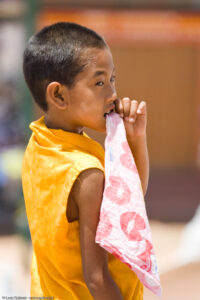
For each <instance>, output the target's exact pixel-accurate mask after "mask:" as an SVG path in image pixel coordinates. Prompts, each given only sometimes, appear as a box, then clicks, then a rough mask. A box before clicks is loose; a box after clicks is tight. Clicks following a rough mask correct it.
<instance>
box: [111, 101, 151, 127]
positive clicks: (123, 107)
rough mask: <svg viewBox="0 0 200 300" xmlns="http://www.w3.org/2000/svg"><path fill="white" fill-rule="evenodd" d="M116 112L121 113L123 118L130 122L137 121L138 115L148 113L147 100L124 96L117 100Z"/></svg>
mask: <svg viewBox="0 0 200 300" xmlns="http://www.w3.org/2000/svg"><path fill="white" fill-rule="evenodd" d="M116 112H117V113H119V114H120V116H121V117H122V118H124V119H125V120H126V121H129V122H132V123H133V122H135V120H136V117H137V115H145V114H146V102H145V101H141V102H140V103H138V101H137V100H131V99H130V98H128V97H124V98H123V99H122V100H120V99H117V100H116Z"/></svg>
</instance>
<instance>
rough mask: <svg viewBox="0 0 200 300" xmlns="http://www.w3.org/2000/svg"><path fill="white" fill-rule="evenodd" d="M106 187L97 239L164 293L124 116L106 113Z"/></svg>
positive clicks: (155, 289)
mask: <svg viewBox="0 0 200 300" xmlns="http://www.w3.org/2000/svg"><path fill="white" fill-rule="evenodd" d="M106 128H107V136H106V140H105V187H104V193H103V200H102V205H101V210H100V219H99V223H98V227H97V232H96V243H98V244H99V245H100V246H101V247H103V248H104V249H105V250H107V251H108V252H110V253H111V254H113V255H114V256H115V257H117V258H118V259H119V260H120V261H122V262H123V263H125V264H126V265H127V266H128V267H129V268H130V269H131V270H132V271H133V272H135V273H136V275H137V276H138V278H139V279H140V281H141V282H142V283H143V285H144V286H145V287H147V288H149V289H150V290H151V291H152V292H153V293H155V294H156V295H158V296H161V284H160V279H159V274H158V268H157V263H156V257H155V252H154V248H153V244H152V237H151V230H150V226H149V222H148V217H147V214H146V208H145V203H144V197H143V191H142V187H141V182H140V178H139V174H138V171H137V167H136V164H135V161H134V158H133V156H132V153H131V150H130V148H129V145H128V142H127V139H126V133H125V128H124V123H123V120H122V119H121V118H120V116H119V115H118V114H116V113H111V114H109V115H107V117H106Z"/></svg>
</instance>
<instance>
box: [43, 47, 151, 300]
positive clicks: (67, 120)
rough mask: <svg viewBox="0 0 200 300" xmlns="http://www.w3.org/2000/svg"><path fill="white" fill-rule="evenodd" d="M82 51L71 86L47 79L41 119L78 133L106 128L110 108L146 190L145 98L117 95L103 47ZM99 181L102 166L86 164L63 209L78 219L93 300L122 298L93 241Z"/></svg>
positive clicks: (101, 180)
mask: <svg viewBox="0 0 200 300" xmlns="http://www.w3.org/2000/svg"><path fill="white" fill-rule="evenodd" d="M84 57H85V60H86V61H87V66H86V67H85V69H84V71H83V72H81V73H80V74H78V75H77V77H76V80H75V85H74V86H73V87H72V88H68V87H67V86H64V85H61V84H60V83H58V82H51V83H50V84H49V85H48V87H47V90H46V100H47V103H48V111H47V112H46V113H45V123H46V125H47V126H48V127H50V128H55V129H56V128H57V129H63V130H66V131H71V132H74V133H77V134H82V132H83V128H84V127H88V128H91V129H94V130H97V131H101V132H105V130H106V118H105V116H104V114H105V113H106V112H109V111H110V110H111V109H113V108H115V111H116V112H117V113H119V114H120V115H121V117H122V118H123V121H124V125H125V129H126V135H127V140H128V143H129V146H130V148H131V151H132V154H133V156H134V159H135V162H136V165H137V168H138V172H139V175H140V179H141V183H142V188H143V192H144V194H145V193H146V190H147V184H148V177H149V161H148V151H147V143H146V124H147V110H146V103H145V102H144V101H142V102H140V103H138V101H136V100H131V99H130V98H127V97H125V98H123V99H122V100H120V99H118V97H117V93H116V90H115V71H114V64H113V59H112V55H111V52H110V50H109V49H108V48H107V47H106V48H104V49H95V48H91V49H87V50H86V51H85V52H84V53H83V58H84ZM103 187H104V174H103V172H102V171H100V170H99V169H88V170H86V171H84V172H82V173H81V174H80V175H79V178H78V180H76V182H75V184H74V186H73V188H72V191H71V193H70V196H69V199H68V207H67V212H66V215H67V218H68V221H69V222H73V221H75V220H79V231H80V245H81V255H82V264H83V274H84V279H85V282H86V284H87V286H88V289H89V290H90V293H91V295H92V296H93V298H94V299H95V300H102V299H104V300H107V299H109V300H112V299H113V300H122V299H123V297H122V295H121V292H120V289H119V288H118V286H117V285H116V283H115V282H114V280H113V279H112V277H111V275H110V273H109V270H108V256H107V252H106V251H105V250H104V249H103V248H101V247H100V246H99V245H97V244H96V243H95V235H96V229H97V225H98V220H99V213H100V206H101V202H102V196H103ZM94 195H95V197H94Z"/></svg>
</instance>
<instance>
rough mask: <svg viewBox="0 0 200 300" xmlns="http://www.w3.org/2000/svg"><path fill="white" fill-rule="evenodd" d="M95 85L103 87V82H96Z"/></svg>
mask: <svg viewBox="0 0 200 300" xmlns="http://www.w3.org/2000/svg"><path fill="white" fill-rule="evenodd" d="M96 85H98V86H103V85H104V82H103V81H98V82H97V83H96Z"/></svg>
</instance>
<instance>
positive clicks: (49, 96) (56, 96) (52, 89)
mask: <svg viewBox="0 0 200 300" xmlns="http://www.w3.org/2000/svg"><path fill="white" fill-rule="evenodd" d="M46 100H47V104H50V105H54V106H56V107H57V108H59V109H62V110H64V109H66V106H67V105H68V101H67V100H68V99H67V87H66V86H64V85H62V84H60V83H59V82H57V81H53V82H50V83H49V84H48V86H47V88H46Z"/></svg>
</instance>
